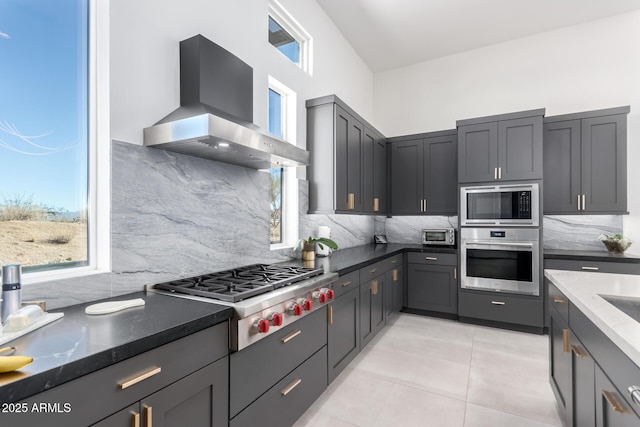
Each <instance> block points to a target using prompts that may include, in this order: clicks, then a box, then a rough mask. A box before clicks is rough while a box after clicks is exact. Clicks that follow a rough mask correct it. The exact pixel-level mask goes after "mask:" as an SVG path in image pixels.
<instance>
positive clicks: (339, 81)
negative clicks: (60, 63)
mask: <svg viewBox="0 0 640 427" xmlns="http://www.w3.org/2000/svg"><path fill="white" fill-rule="evenodd" d="M282 5H283V6H284V8H285V9H286V10H287V11H288V12H289V13H291V15H293V16H294V17H295V18H296V20H298V21H299V22H300V23H301V24H302V26H303V27H304V28H305V29H306V30H307V31H308V32H309V34H311V35H313V46H314V58H313V64H312V65H313V73H312V75H309V74H306V73H304V72H301V70H300V69H299V68H298V67H297V66H295V65H293V64H292V63H291V62H290V61H288V60H287V59H286V58H283V56H282V55H281V54H280V53H279V52H277V51H276V50H275V49H272V48H271V46H269V45H268V42H267V41H266V37H265V34H266V19H265V16H266V15H267V13H268V7H267V2H264V1H253V2H250V4H249V3H247V2H228V1H225V2H222V1H220V2H200V1H194V2H193V3H189V4H185V2H169V1H166V2H162V3H161V4H159V3H158V2H134V3H133V4H131V2H123V1H122V2H121V1H112V2H111V3H110V5H109V7H108V9H109V11H108V12H109V15H108V19H107V18H105V17H104V16H102V17H101V19H103V20H107V22H104V21H101V24H102V25H106V26H107V27H108V29H109V40H108V43H107V45H110V46H109V47H108V51H109V52H110V58H109V59H108V62H107V63H108V64H110V65H109V66H108V67H107V68H106V69H103V72H108V74H109V79H108V81H109V86H110V87H109V96H110V102H109V103H107V109H108V110H109V115H110V120H109V121H108V122H107V123H108V125H107V127H108V128H109V129H110V130H109V132H108V133H109V134H110V135H108V134H107V133H105V135H103V137H104V138H106V143H104V144H103V145H102V146H101V149H102V150H105V151H106V157H104V158H110V161H111V165H110V166H111V168H110V171H109V172H108V173H110V185H111V193H110V200H107V203H108V204H107V208H106V211H107V212H108V211H109V210H110V212H111V218H110V221H109V222H110V224H111V231H110V233H109V232H107V236H106V238H108V239H110V248H111V251H110V252H111V261H110V271H111V273H107V274H102V275H98V276H95V277H91V278H89V279H88V278H86V277H85V278H75V279H65V280H59V281H47V282H41V283H33V284H27V285H25V287H24V289H23V291H24V298H25V299H44V300H46V301H47V302H48V304H49V309H52V310H53V309H56V308H60V307H66V306H69V305H72V304H77V303H81V302H91V301H95V300H98V299H102V298H107V297H111V296H118V295H123V294H126V293H128V292H134V291H140V290H142V287H143V285H144V284H149V283H159V282H162V281H165V280H171V279H175V278H177V277H188V276H193V275H196V274H202V273H207V272H210V271H218V270H224V269H227V268H229V266H238V265H248V264H253V263H262V262H277V261H282V260H284V259H286V258H288V256H289V251H288V250H281V251H276V252H274V251H271V250H270V245H269V242H268V240H267V239H266V238H265V239H260V238H251V239H249V238H247V239H243V238H238V236H260V235H265V236H266V235H268V232H269V231H268V227H267V221H266V213H267V211H268V204H269V201H268V195H267V191H266V190H265V189H266V188H267V177H266V176H265V174H263V173H261V172H254V171H250V170H248V169H245V168H238V167H236V166H233V165H228V164H223V163H216V164H215V167H211V163H210V162H209V161H207V160H203V159H194V158H190V157H184V156H175V157H174V156H170V155H168V154H167V153H164V152H162V151H156V150H151V149H147V148H145V147H142V141H143V133H142V129H144V128H146V127H149V126H150V125H152V124H154V123H156V122H157V121H158V120H159V119H160V118H162V117H164V116H165V115H166V114H168V113H169V112H171V111H173V110H174V109H175V108H176V107H177V106H178V105H179V88H178V84H177V82H178V81H179V67H178V56H177V42H178V41H180V40H184V39H187V38H189V37H191V36H193V35H194V34H198V33H200V34H203V35H204V36H206V37H207V38H209V39H210V40H213V41H214V42H216V43H217V44H219V45H221V46H223V47H224V48H225V49H227V50H229V51H231V52H232V53H234V54H235V55H236V56H238V57H240V58H241V59H242V60H243V61H245V62H246V63H248V64H249V65H251V66H252V67H253V69H254V74H253V78H254V88H261V87H263V88H267V87H268V86H269V76H273V77H274V78H275V79H277V80H278V81H280V82H283V83H285V84H286V85H287V86H288V87H290V88H291V89H293V91H295V92H296V94H297V101H296V105H295V110H296V115H297V117H298V118H300V119H299V120H298V121H297V126H296V128H295V130H294V135H295V140H296V141H298V144H299V145H300V146H304V145H305V143H306V141H307V129H306V126H305V120H304V119H303V118H304V117H306V114H307V112H306V107H305V101H306V100H308V99H314V98H318V97H321V96H325V95H328V94H332V93H335V94H337V95H338V96H339V97H340V98H341V99H343V100H344V101H346V102H347V103H348V104H349V106H350V107H351V108H353V109H354V110H355V111H357V112H358V113H359V114H360V115H361V116H362V117H364V118H365V119H367V121H369V122H371V123H374V124H375V126H376V128H378V129H379V130H380V131H382V133H383V134H384V135H393V136H395V135H408V134H416V133H420V132H428V131H434V130H441V129H451V128H454V127H455V126H456V121H457V120H460V119H466V118H472V117H482V116H489V115H492V114H502V113H509V112H516V111H523V110H531V109H533V108H545V109H546V116H554V115H560V114H569V113H576V112H582V111H590V110H598V109H601V108H609V107H618V106H624V105H631V112H630V114H629V115H628V121H627V124H628V141H629V143H628V146H627V157H628V159H633V158H637V156H638V154H639V153H638V148H637V144H634V143H633V141H634V137H635V135H637V134H638V128H639V126H640V123H639V121H638V116H637V114H636V113H635V112H634V110H635V106H636V105H637V103H638V102H637V101H638V94H639V92H640V90H639V89H638V86H637V85H638V83H637V79H636V76H637V75H638V68H639V64H638V62H637V61H638V59H637V58H638V57H639V56H638V55H637V53H638V52H637V49H638V48H637V46H636V45H635V43H633V40H637V39H638V34H637V31H638V30H637V28H638V25H637V22H638V14H637V11H634V12H628V13H624V14H623V13H620V14H618V15H615V16H611V17H606V18H602V19H600V20H595V21H592V22H585V23H583V24H578V25H574V26H570V27H567V28H563V29H558V30H554V31H550V32H545V33H541V34H538V35H531V36H529V37H523V38H521V39H517V40H513V41H508V42H504V43H500V44H493V45H492V46H488V47H483V48H478V49H476V50H470V51H469V52H466V53H458V54H455V55H451V56H447V57H444V58H440V59H434V60H431V61H426V62H421V63H418V64H416V65H412V66H407V67H401V68H398V69H396V70H385V71H380V72H376V73H374V72H373V71H371V69H370V66H368V65H367V64H366V63H365V62H364V61H363V60H362V59H361V58H360V57H359V56H358V55H357V54H356V53H355V52H354V50H353V48H352V47H351V46H350V45H349V44H348V43H347V41H346V40H345V39H344V37H343V36H342V34H341V33H340V32H339V31H338V29H337V28H336V27H335V26H334V24H333V23H332V21H331V19H330V18H329V16H328V15H327V14H326V13H325V12H324V10H323V8H322V7H321V6H320V5H319V4H317V3H316V2H314V1H305V2H293V1H286V2H285V1H283V2H282ZM325 7H326V6H325ZM150 11H153V13H152V14H151V15H150ZM256 46H262V47H261V48H259V49H257V48H256ZM567 52H571V55H568V54H567ZM550 59H551V60H552V61H551V62H552V63H557V64H559V65H557V66H553V67H550V66H549V63H550V61H549V60H550ZM496 64H500V66H499V67H496ZM407 65H408V64H407ZM451 70H455V74H454V75H451V74H452V71H451ZM467 70H468V71H467ZM525 82H526V83H525ZM253 105H254V111H253V116H254V122H255V123H256V124H257V125H259V126H260V127H262V128H265V129H266V128H267V127H268V121H267V117H268V112H267V105H268V102H267V91H266V89H265V90H264V91H259V90H254V102H253ZM110 140H113V141H114V142H113V145H111V144H110V143H109V141H110ZM185 171H189V172H185ZM306 173H307V172H305V171H304V169H300V170H299V172H298V174H299V176H298V178H300V179H301V180H300V181H299V182H298V184H299V185H300V189H299V191H298V194H299V199H300V208H299V209H300V212H301V215H300V216H299V228H300V233H299V237H306V236H309V235H315V234H316V231H317V227H318V225H330V226H331V233H332V234H331V237H332V238H333V239H334V240H336V241H337V242H338V243H339V245H340V247H341V248H343V249H346V248H351V247H356V246H361V245H365V244H369V243H370V242H371V239H372V236H373V235H374V234H386V236H387V238H388V239H389V241H390V242H391V243H397V244H410V245H419V244H420V240H419V238H420V237H419V230H420V229H422V228H442V227H450V225H449V218H447V217H446V216H444V217H443V216H435V217H431V216H393V217H391V218H385V217H384V215H381V216H367V215H341V214H322V213H318V214H307V213H306V212H307V208H306V204H307V202H306V200H308V199H309V197H310V196H309V192H310V189H308V185H309V184H308V181H306V180H304V178H305V177H306V176H305V174H306ZM638 173H639V172H637V170H635V169H634V168H633V167H629V168H628V175H627V182H628V183H629V191H628V207H627V209H628V211H629V212H630V214H629V215H605V216H600V215H598V216H596V215H589V216H584V215H573V216H554V217H550V218H545V220H544V226H543V233H544V235H543V239H544V244H545V248H550V249H567V248H572V249H585V250H602V249H601V247H600V246H599V245H600V243H599V242H597V241H596V240H597V236H598V235H599V234H601V233H602V232H607V233H611V232H618V231H623V232H624V234H625V235H626V236H628V237H630V238H631V239H632V240H635V241H638V237H639V236H640V231H638V230H639V228H638V225H637V224H638V216H637V212H638V211H639V209H638V208H639V207H640V206H639V204H640V201H638V198H637V194H636V193H634V189H633V185H632V183H634V182H637V178H638V175H637V174H638ZM109 204H110V209H109V207H108V206H109ZM453 224H454V225H455V222H454V223H453ZM107 225H108V223H107ZM107 229H108V228H107ZM585 229H588V230H590V231H589V233H584V234H583V231H584V230H585ZM169 242H170V243H169ZM634 251H636V252H634ZM629 253H632V254H633V253H638V252H637V248H636V247H634V246H632V247H631V248H630V249H629ZM105 269H106V270H109V268H108V267H107V268H105Z"/></svg>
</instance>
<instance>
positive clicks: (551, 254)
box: [544, 249, 640, 264]
mask: <svg viewBox="0 0 640 427" xmlns="http://www.w3.org/2000/svg"><path fill="white" fill-rule="evenodd" d="M544 258H545V259H562V260H580V261H600V262H623V263H632V264H638V263H640V255H631V254H610V253H609V252H605V251H572V250H562V249H545V250H544Z"/></svg>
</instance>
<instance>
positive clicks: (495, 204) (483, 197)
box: [460, 183, 540, 227]
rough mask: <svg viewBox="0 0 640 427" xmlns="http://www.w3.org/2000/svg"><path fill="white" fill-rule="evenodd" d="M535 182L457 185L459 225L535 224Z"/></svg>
mask: <svg viewBox="0 0 640 427" xmlns="http://www.w3.org/2000/svg"><path fill="white" fill-rule="evenodd" d="M539 206H540V195H539V191H538V184H536V183H532V184H512V185H496V186H473V187H461V188H460V225H462V226H463V227H464V226H474V227H476V226H496V225H509V226H523V227H537V226H538V225H539Z"/></svg>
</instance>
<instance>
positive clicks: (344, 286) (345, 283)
mask: <svg viewBox="0 0 640 427" xmlns="http://www.w3.org/2000/svg"><path fill="white" fill-rule="evenodd" d="M350 284H351V281H350V280H349V281H348V282H344V283H343V284H342V287H343V288H346V287H347V286H349V285H350Z"/></svg>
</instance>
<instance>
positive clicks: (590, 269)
mask: <svg viewBox="0 0 640 427" xmlns="http://www.w3.org/2000/svg"><path fill="white" fill-rule="evenodd" d="M582 269H583V270H588V271H598V270H600V269H599V268H598V267H582Z"/></svg>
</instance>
